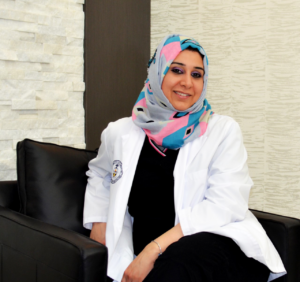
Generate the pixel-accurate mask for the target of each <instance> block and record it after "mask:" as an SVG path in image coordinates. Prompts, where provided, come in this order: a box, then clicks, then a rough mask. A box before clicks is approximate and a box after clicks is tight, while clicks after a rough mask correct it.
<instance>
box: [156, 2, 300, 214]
mask: <svg viewBox="0 0 300 282" xmlns="http://www.w3.org/2000/svg"><path fill="white" fill-rule="evenodd" d="M174 32H177V33H183V34H187V35H190V36H193V37H194V38H195V39H197V40H199V42H200V44H202V46H203V47H204V49H205V50H206V52H207V54H208V59H209V63H210V77H209V83H208V85H209V86H208V96H207V98H208V100H209V102H210V104H211V105H212V107H213V110H214V111H215V112H217V113H219V114H224V115H229V116H232V117H233V118H235V119H236V120H237V121H238V122H239V124H240V126H241V128H242V131H243V134H244V142H245V145H246V148H247V150H248V155H249V167H250V173H251V176H252V178H253V181H254V183H255V186H254V187H253V189H252V193H251V198H250V207H251V208H254V209H259V210H263V211H268V212H272V213H277V214H282V215H287V216H291V217H297V218H300V185H299V181H300V131H299V129H300V103H299V102H300V90H299V89H300V1H299V0H284V1H283V0H240V1H233V0H226V1H224V0H176V1H171V0H152V1H151V53H153V51H154V49H155V48H156V45H157V44H158V43H159V41H160V40H161V39H162V38H163V37H164V36H165V35H166V34H168V33H174Z"/></svg>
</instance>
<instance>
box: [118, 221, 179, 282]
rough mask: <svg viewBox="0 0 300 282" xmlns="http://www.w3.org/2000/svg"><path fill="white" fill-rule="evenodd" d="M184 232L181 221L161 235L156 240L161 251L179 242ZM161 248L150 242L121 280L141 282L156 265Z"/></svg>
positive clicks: (124, 281) (123, 281)
mask: <svg viewBox="0 0 300 282" xmlns="http://www.w3.org/2000/svg"><path fill="white" fill-rule="evenodd" d="M181 237H183V233H182V230H181V227H180V223H178V224H177V225H176V226H174V227H173V228H171V229H170V230H168V231H167V232H165V233H164V234H162V235H161V236H159V237H158V238H156V239H155V241H156V242H157V243H158V244H159V245H160V247H161V251H162V252H164V251H165V250H166V249H167V247H168V246H169V245H171V244H172V243H174V242H177V241H178V240H179V239H180V238H181ZM159 253H160V249H159V247H158V245H157V244H156V243H155V242H150V243H149V244H148V245H147V246H146V247H145V248H144V250H143V251H142V252H141V253H140V254H139V255H138V256H137V257H136V258H135V259H134V261H133V262H132V263H131V264H130V265H129V266H128V267H127V269H126V270H125V272H124V275H123V278H122V281H121V282H141V281H143V280H144V279H145V277H146V276H147V275H148V273H149V272H150V271H151V269H152V268H153V266H154V263H155V261H156V259H157V258H158V256H159Z"/></svg>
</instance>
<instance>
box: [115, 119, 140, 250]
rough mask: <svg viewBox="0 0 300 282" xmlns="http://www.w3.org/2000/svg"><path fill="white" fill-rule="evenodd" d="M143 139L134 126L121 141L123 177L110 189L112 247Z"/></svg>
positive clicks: (116, 237) (118, 230)
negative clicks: (111, 191) (112, 230)
mask: <svg viewBox="0 0 300 282" xmlns="http://www.w3.org/2000/svg"><path fill="white" fill-rule="evenodd" d="M144 139H145V133H144V132H143V131H142V130H141V129H140V128H138V127H137V126H135V125H134V126H132V127H131V129H130V130H129V132H128V134H126V135H124V136H122V139H121V148H120V149H121V152H120V158H121V162H122V164H123V175H122V178H121V179H120V180H119V181H118V182H116V183H115V184H113V185H115V186H114V187H113V188H112V189H111V190H113V191H114V192H113V193H112V194H111V197H112V198H113V200H112V201H111V203H112V204H113V205H114V207H113V219H112V222H113V229H114V232H113V238H112V242H111V243H112V245H113V246H116V244H117V241H118V239H119V236H120V234H121V231H122V228H123V223H124V214H125V213H126V209H127V203H128V198H129V194H130V190H131V186H132V182H133V178H134V174H135V170H136V166H137V163H138V159H139V156H140V153H141V149H142V147H143V143H144Z"/></svg>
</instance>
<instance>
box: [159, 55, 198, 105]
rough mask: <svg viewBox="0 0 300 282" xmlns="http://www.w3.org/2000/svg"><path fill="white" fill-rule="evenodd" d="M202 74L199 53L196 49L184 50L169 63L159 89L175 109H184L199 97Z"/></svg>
mask: <svg viewBox="0 0 300 282" xmlns="http://www.w3.org/2000/svg"><path fill="white" fill-rule="evenodd" d="M192 50H195V51H192ZM203 76H204V66H203V60H202V57H201V56H200V53H199V52H198V51H197V49H188V50H184V51H182V52H181V53H179V55H178V56H177V57H176V58H175V59H174V61H173V62H172V63H171V66H170V68H169V70H168V72H167V74H166V75H165V77H164V80H163V83H162V86H161V89H162V91H163V92H164V94H165V96H166V97H167V99H168V100H169V102H170V103H171V104H172V106H173V107H174V108H175V109H176V110H178V111H185V110H187V109H188V108H190V107H191V106H192V105H193V104H195V103H196V102H197V100H198V99H199V98H200V96H201V93H202V90H203V83H204V81H203Z"/></svg>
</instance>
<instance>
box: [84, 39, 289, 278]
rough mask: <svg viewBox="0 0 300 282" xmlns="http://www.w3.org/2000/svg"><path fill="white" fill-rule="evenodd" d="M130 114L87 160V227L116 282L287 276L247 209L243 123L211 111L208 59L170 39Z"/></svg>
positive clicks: (196, 47) (193, 44) (192, 45)
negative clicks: (104, 252)
mask: <svg viewBox="0 0 300 282" xmlns="http://www.w3.org/2000/svg"><path fill="white" fill-rule="evenodd" d="M148 67H149V68H148V77H147V79H146V81H145V85H144V87H143V89H142V91H141V92H140V95H139V97H138V99H137V101H136V103H135V105H134V107H133V110H132V116H131V117H129V118H123V119H120V120H118V121H116V122H113V123H110V124H109V125H108V127H107V128H106V129H105V130H104V131H103V133H102V136H101V140H102V143H101V146H100V148H99V153H98V156H97V158H95V159H94V160H92V161H91V162H90V163H89V171H88V172H87V175H88V176H89V179H88V186H87V189H86V195H85V207H84V226H85V227H86V228H90V229H92V231H91V238H93V239H95V240H97V241H99V242H101V243H103V244H106V246H107V248H108V254H109V258H108V276H109V277H111V278H112V279H113V280H115V281H118V282H141V281H144V282H166V281H172V282H182V281H184V282H220V281H222V282H241V281H247V282H266V281H271V280H273V279H275V278H277V277H279V276H281V275H283V274H284V273H285V269H284V266H283V264H282V262H281V259H280V257H279V255H278V253H277V251H276V250H275V248H274V246H273V245H272V243H271V241H270V240H269V238H268V237H267V235H266V233H265V231H264V230H263V228H262V227H261V225H260V224H259V223H258V221H257V220H256V218H255V217H254V216H253V214H252V213H251V212H250V211H249V209H248V200H249V194H250V189H251V187H252V185H253V182H252V180H251V177H250V175H249V171H248V166H247V152H246V149H245V147H244V144H243V137H242V134H241V130H240V128H239V125H238V124H237V123H236V122H235V121H234V120H233V119H232V118H230V117H227V116H222V115H218V114H215V113H213V112H212V110H211V106H210V105H209V103H208V101H207V99H206V90H207V80H208V59H207V56H206V53H205V51H204V49H203V47H202V46H201V45H200V44H199V43H198V42H197V41H196V40H194V39H193V38H190V37H187V36H183V35H178V34H173V35H168V36H167V37H165V38H164V39H163V40H162V42H161V43H160V45H159V46H158V48H157V51H156V52H155V54H154V56H153V57H152V59H151V60H150V61H149V64H148Z"/></svg>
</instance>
